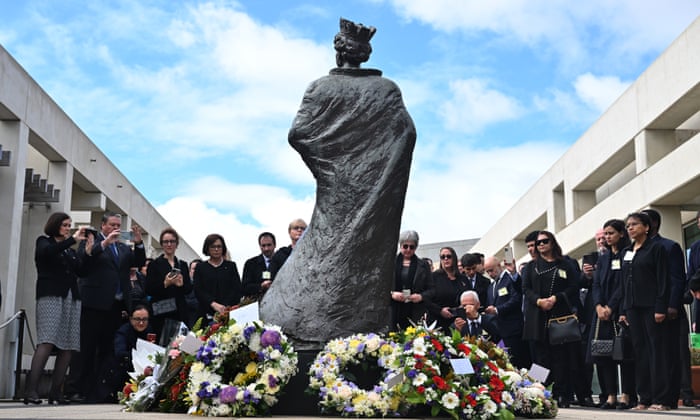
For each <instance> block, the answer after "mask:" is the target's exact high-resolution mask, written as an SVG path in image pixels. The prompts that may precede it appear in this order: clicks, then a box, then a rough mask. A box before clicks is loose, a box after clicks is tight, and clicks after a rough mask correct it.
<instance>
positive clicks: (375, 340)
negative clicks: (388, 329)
mask: <svg viewBox="0 0 700 420" xmlns="http://www.w3.org/2000/svg"><path fill="white" fill-rule="evenodd" d="M365 345H366V346H367V348H366V351H367V352H368V353H373V352H375V351H376V350H377V349H378V348H379V346H380V345H381V341H380V339H379V336H378V335H373V336H372V337H370V338H369V339H368V340H367V341H366V342H365Z"/></svg>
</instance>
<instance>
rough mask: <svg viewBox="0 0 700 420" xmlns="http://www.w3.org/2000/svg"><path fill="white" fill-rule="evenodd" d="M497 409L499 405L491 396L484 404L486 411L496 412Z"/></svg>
mask: <svg viewBox="0 0 700 420" xmlns="http://www.w3.org/2000/svg"><path fill="white" fill-rule="evenodd" d="M496 410H498V406H497V405H496V403H495V402H493V400H492V399H491V398H489V399H488V400H487V401H486V403H485V404H484V411H486V412H487V413H489V414H494V413H495V412H496Z"/></svg>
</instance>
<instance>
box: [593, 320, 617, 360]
mask: <svg viewBox="0 0 700 420" xmlns="http://www.w3.org/2000/svg"><path fill="white" fill-rule="evenodd" d="M599 330H600V318H598V319H597V320H596V323H595V333H594V336H593V340H591V356H593V357H612V354H613V341H614V339H608V340H600V339H598V331H599ZM613 331H615V336H617V329H616V328H615V322H613Z"/></svg>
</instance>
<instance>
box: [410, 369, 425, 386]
mask: <svg viewBox="0 0 700 420" xmlns="http://www.w3.org/2000/svg"><path fill="white" fill-rule="evenodd" d="M427 380H428V377H427V376H425V373H423V372H420V373H419V374H417V375H416V377H415V378H413V386H420V385H423V384H424V383H425V381H427Z"/></svg>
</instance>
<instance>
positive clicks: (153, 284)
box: [146, 254, 192, 323]
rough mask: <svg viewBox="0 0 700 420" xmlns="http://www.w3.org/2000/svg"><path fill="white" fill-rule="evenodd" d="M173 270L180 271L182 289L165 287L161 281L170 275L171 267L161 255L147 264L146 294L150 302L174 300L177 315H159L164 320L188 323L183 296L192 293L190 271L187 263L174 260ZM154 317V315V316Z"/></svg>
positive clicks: (186, 308)
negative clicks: (170, 319)
mask: <svg viewBox="0 0 700 420" xmlns="http://www.w3.org/2000/svg"><path fill="white" fill-rule="evenodd" d="M175 261H176V265H175V268H179V269H180V273H181V274H182V287H177V286H170V287H167V288H166V287H165V286H164V285H163V281H164V280H165V276H166V275H167V274H168V273H170V271H171V270H172V269H173V267H171V266H170V262H168V259H167V258H165V255H164V254H161V255H160V256H159V257H158V258H156V259H155V260H153V261H152V262H151V263H150V264H148V271H147V272H146V293H148V294H149V295H150V296H151V298H152V299H151V302H159V301H162V300H166V299H170V298H175V304H176V306H177V313H175V312H172V313H167V314H160V315H158V316H162V317H164V318H174V319H177V320H179V321H182V322H185V323H187V322H188V318H189V313H188V307H187V301H186V299H185V296H186V295H187V294H188V293H190V292H191V291H192V280H191V279H190V270H189V268H188V267H189V266H188V264H187V261H183V260H180V259H177V258H176V259H175ZM154 316H155V315H154Z"/></svg>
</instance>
